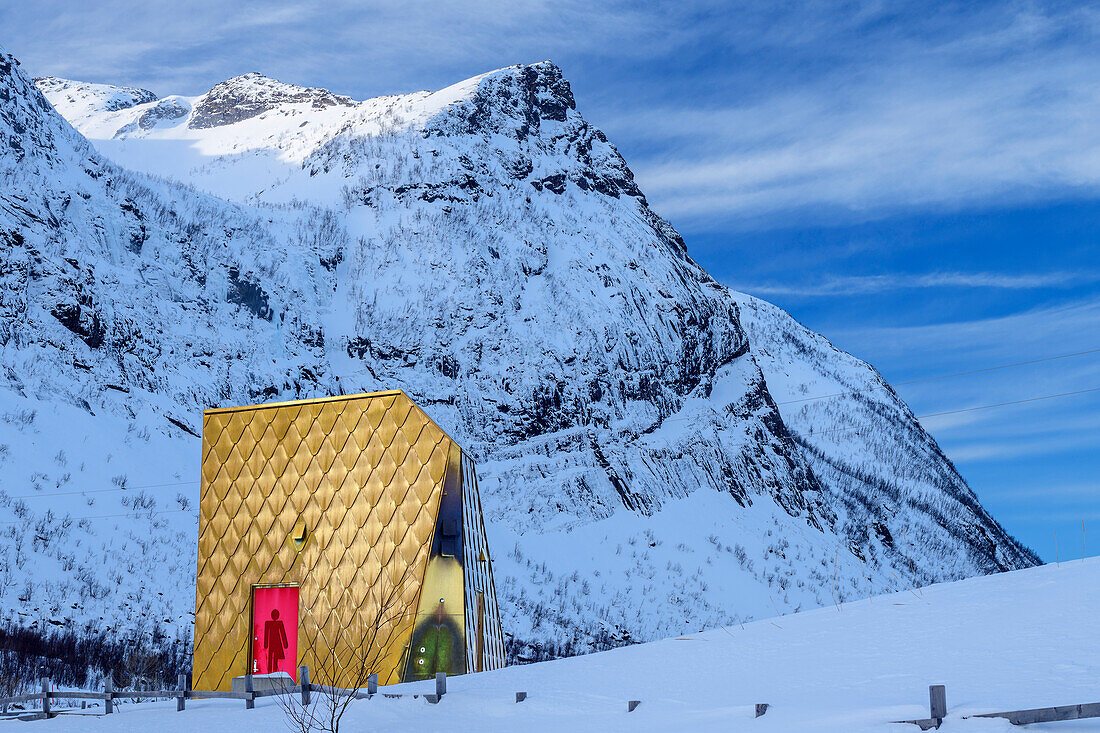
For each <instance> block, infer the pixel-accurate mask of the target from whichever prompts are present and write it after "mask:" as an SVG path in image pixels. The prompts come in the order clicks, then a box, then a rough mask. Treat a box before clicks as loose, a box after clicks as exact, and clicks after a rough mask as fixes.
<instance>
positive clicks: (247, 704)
mask: <svg viewBox="0 0 1100 733" xmlns="http://www.w3.org/2000/svg"><path fill="white" fill-rule="evenodd" d="M244 691H245V694H247V695H248V697H246V698H245V699H244V709H245V710H251V709H252V708H254V707H256V701H255V700H254V699H253V698H252V692H253V689H252V675H251V674H246V675H245V676H244Z"/></svg>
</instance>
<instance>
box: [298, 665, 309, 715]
mask: <svg viewBox="0 0 1100 733" xmlns="http://www.w3.org/2000/svg"><path fill="white" fill-rule="evenodd" d="M298 679H299V680H300V681H301V683H302V704H303V705H309V667H307V666H306V665H304V664H303V665H302V666H301V667H299V668H298Z"/></svg>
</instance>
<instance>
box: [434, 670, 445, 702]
mask: <svg viewBox="0 0 1100 733" xmlns="http://www.w3.org/2000/svg"><path fill="white" fill-rule="evenodd" d="M435 694H436V697H438V698H439V699H440V700H442V699H443V696H444V695H445V694H447V673H446V672H436V673H435Z"/></svg>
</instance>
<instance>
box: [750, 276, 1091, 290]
mask: <svg viewBox="0 0 1100 733" xmlns="http://www.w3.org/2000/svg"><path fill="white" fill-rule="evenodd" d="M1098 282H1100V272H1090V271H1085V270H1082V271H1074V272H1046V273H999V272H933V273H924V274H911V275H907V274H889V275H844V276H840V275H832V276H829V277H826V278H823V279H821V280H818V281H816V282H810V283H797V282H796V283H779V282H764V283H742V284H736V285H735V287H736V288H737V289H738V290H743V291H745V292H747V293H752V294H754V295H801V296H837V295H868V294H873V293H883V292H889V291H895V290H903V289H911V288H948V287H949V288H996V289H1004V290H1034V289H1039V288H1072V287H1078V286H1081V285H1090V284H1093V283H1098Z"/></svg>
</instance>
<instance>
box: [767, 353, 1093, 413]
mask: <svg viewBox="0 0 1100 733" xmlns="http://www.w3.org/2000/svg"><path fill="white" fill-rule="evenodd" d="M1097 353H1100V349H1088V350H1087V351H1075V352H1073V353H1072V354H1058V355H1056V356H1044V357H1042V358H1039V359H1029V360H1028V361H1017V362H1013V363H1011V364H998V365H997V366H991V367H983V368H981V369H971V370H970V371H966V372H955V373H953V374H941V375H939V376H936V377H924V378H922V379H910V380H909V381H906V382H894V383H893V385H890V384H885V385H883V386H881V387H872V388H871V389H884V388H885V387H889V386H894V387H903V386H905V385H909V384H921V383H923V382H935V381H938V380H940V379H951V378H953V377H965V376H967V375H970V374H981V373H983V372H995V371H997V370H999V369H1010V368H1012V367H1018V366H1027V365H1029V364H1040V363H1042V362H1045V361H1056V360H1058V359H1069V358H1070V357H1074V356H1085V355H1086V354H1097ZM861 391H863V390H853V391H851V392H834V393H832V394H824V395H817V396H816V397H802V398H799V399H797V400H784V401H782V402H776V403H775V404H777V405H794V404H797V403H799V402H812V401H814V400H825V399H829V398H830V397H844V396H846V395H854V394H860V392H861Z"/></svg>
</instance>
